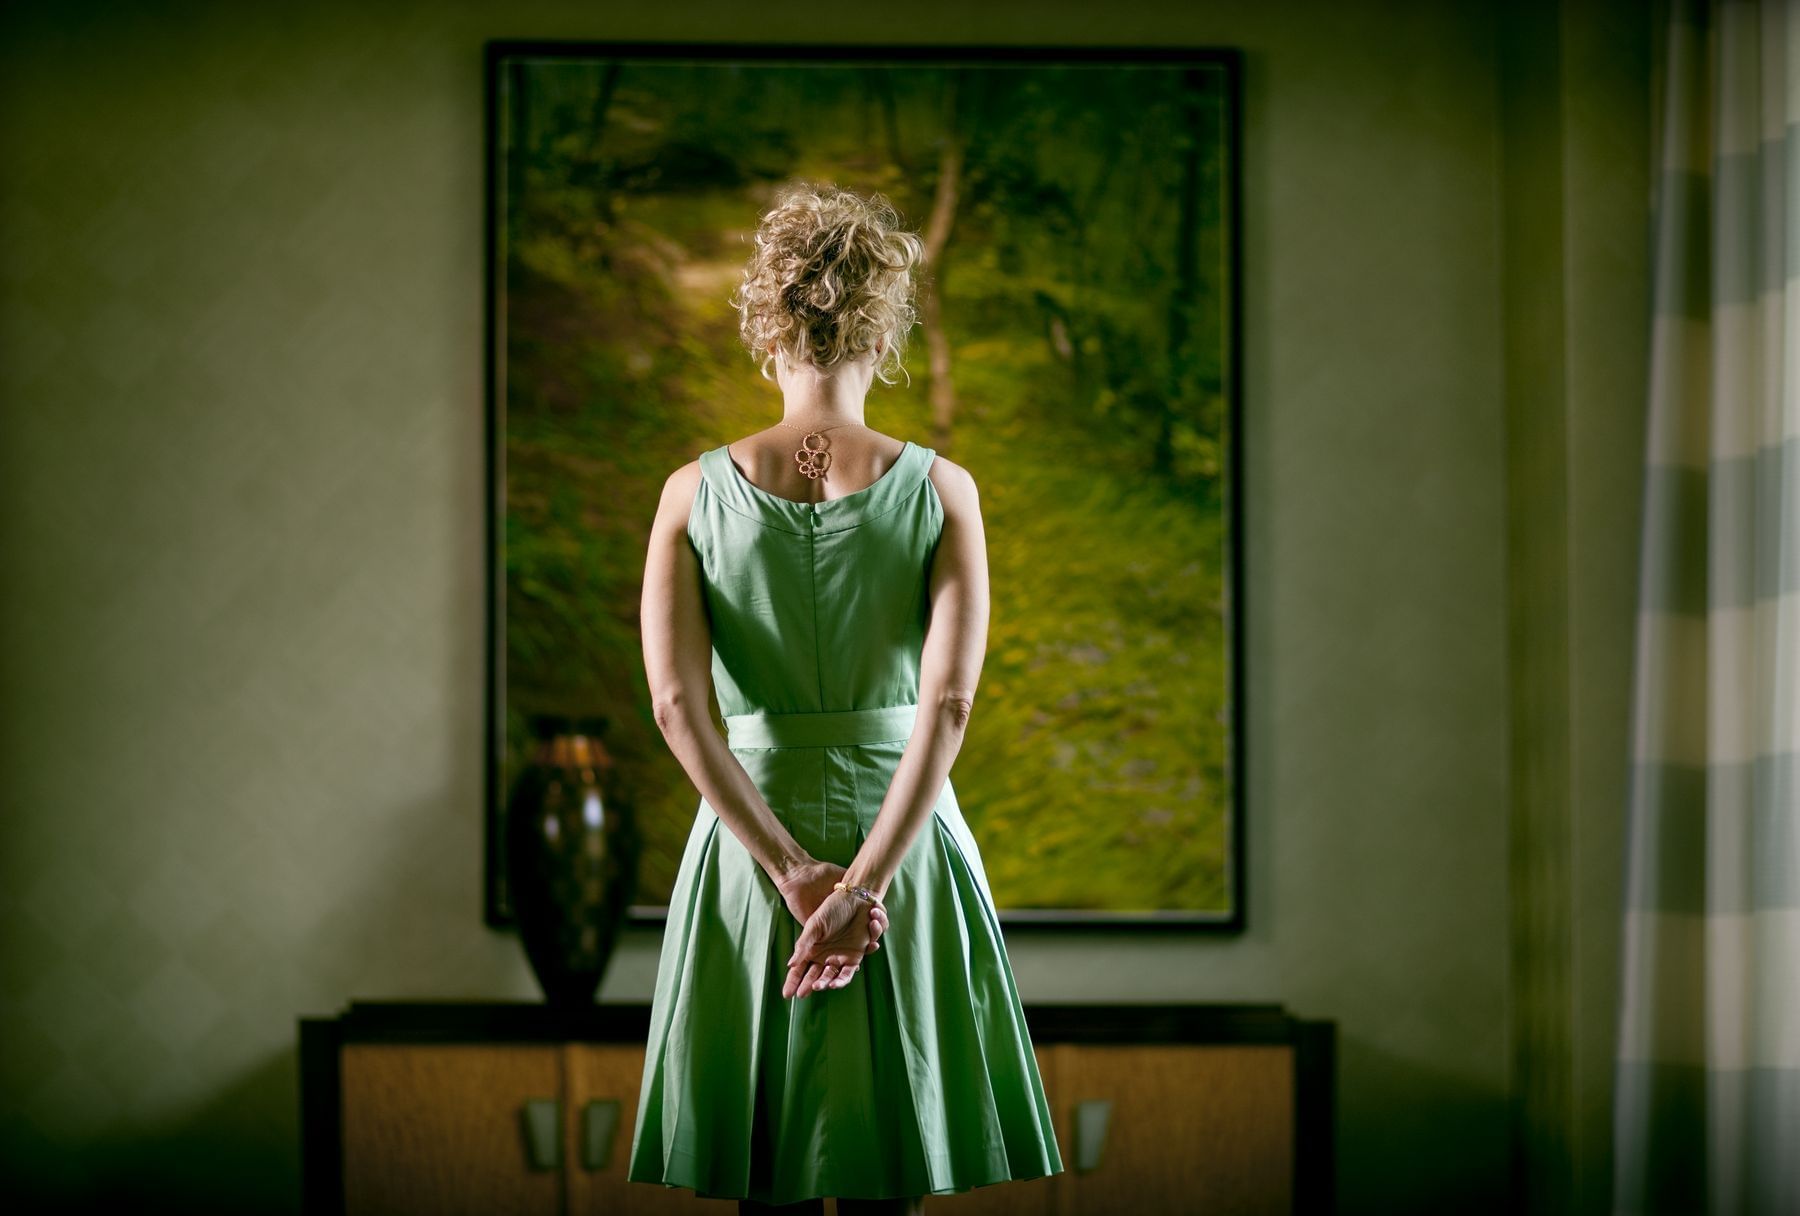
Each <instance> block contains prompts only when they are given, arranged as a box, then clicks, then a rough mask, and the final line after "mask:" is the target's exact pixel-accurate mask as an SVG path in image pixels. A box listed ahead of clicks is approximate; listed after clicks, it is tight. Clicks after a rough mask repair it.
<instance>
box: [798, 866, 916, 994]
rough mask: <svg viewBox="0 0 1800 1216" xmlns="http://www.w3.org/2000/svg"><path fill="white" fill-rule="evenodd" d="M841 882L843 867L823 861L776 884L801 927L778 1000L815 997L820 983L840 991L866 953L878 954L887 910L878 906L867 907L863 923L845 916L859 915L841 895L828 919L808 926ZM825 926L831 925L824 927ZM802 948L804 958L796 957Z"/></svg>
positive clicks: (853, 902) (851, 899)
mask: <svg viewBox="0 0 1800 1216" xmlns="http://www.w3.org/2000/svg"><path fill="white" fill-rule="evenodd" d="M843 877H844V867H843V866H840V865H835V864H833V863H831V862H828V861H810V862H807V863H805V864H803V865H800V866H797V867H795V868H794V869H793V870H790V871H789V872H788V874H787V875H786V876H785V877H784V878H782V879H780V880H777V882H776V889H777V890H779V891H780V892H781V896H782V899H783V900H785V901H786V903H787V906H788V911H789V912H791V913H792V914H793V916H794V919H795V920H797V921H799V922H800V923H801V925H802V926H804V928H803V929H802V930H801V934H800V938H799V940H798V941H797V942H796V946H795V955H794V957H793V958H792V959H790V960H789V974H788V979H787V982H786V983H785V984H784V985H783V992H782V995H783V996H793V995H800V996H805V995H807V994H808V993H811V992H813V991H816V990H817V989H818V987H819V985H818V984H817V981H818V980H819V979H821V978H825V979H827V980H828V981H830V982H829V983H828V984H827V985H825V986H827V987H834V988H842V987H843V986H844V985H845V984H847V983H849V982H850V977H851V976H853V975H855V974H856V969H857V967H858V965H860V964H861V962H862V960H863V959H864V958H865V957H867V956H868V954H869V953H870V952H872V951H875V950H879V949H881V935H882V934H883V933H886V932H887V928H888V921H887V909H885V908H883V907H881V906H880V905H879V904H872V905H869V906H868V914H867V916H866V917H865V916H862V915H851V914H852V913H857V912H860V909H861V908H862V907H863V901H862V900H861V899H859V898H857V897H856V896H853V895H846V896H845V897H844V898H843V899H839V900H833V901H831V907H830V908H828V909H827V911H828V912H829V913H831V914H832V915H831V916H829V917H822V918H818V919H819V923H818V924H814V923H813V922H814V920H815V914H816V913H818V911H819V909H820V906H821V905H823V904H824V903H825V902H826V901H827V899H828V898H829V897H830V896H831V894H832V890H833V888H834V886H835V884H837V883H838V882H840V881H842V880H843ZM840 904H843V905H845V907H844V909H842V910H840V909H839V906H838V905H840ZM826 920H830V921H831V923H830V924H829V925H828V924H826V923H825V921H826ZM809 934H810V936H809ZM802 946H804V947H805V948H806V950H805V953H806V957H805V958H802V957H801V947H802ZM796 989H797V991H796Z"/></svg>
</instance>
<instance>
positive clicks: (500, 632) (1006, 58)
mask: <svg viewBox="0 0 1800 1216" xmlns="http://www.w3.org/2000/svg"><path fill="white" fill-rule="evenodd" d="M584 60H586V61H593V62H596V63H616V64H620V65H626V66H628V65H630V64H632V63H645V64H650V63H670V62H689V63H704V64H711V65H719V66H724V65H728V64H732V63H737V64H740V65H752V66H757V67H768V66H773V65H778V64H789V65H819V64H830V63H841V64H855V65H858V66H859V67H862V68H888V69H891V70H905V69H907V68H912V67H920V66H928V65H935V66H940V67H944V66H954V67H971V68H974V67H997V66H1007V65H1010V66H1021V65H1032V66H1041V65H1052V66H1054V65H1082V66H1086V67H1090V68H1106V67H1112V68H1115V69H1119V70H1126V69H1136V70H1143V69H1151V70H1155V69H1162V70H1166V71H1169V72H1205V73H1210V74H1215V75H1214V77H1213V80H1214V81H1215V82H1216V84H1215V85H1209V87H1216V88H1217V90H1218V93H1219V97H1220V98H1221V101H1222V114H1221V116H1220V122H1219V125H1218V126H1217V128H1216V137H1217V138H1218V139H1219V140H1220V141H1221V143H1222V147H1221V149H1220V158H1221V161H1222V165H1221V168H1222V173H1221V174H1220V178H1219V181H1218V183H1217V190H1218V206H1219V208H1220V211H1221V214H1222V216H1223V219H1222V223H1223V238H1222V239H1223V249H1222V259H1223V265H1222V267H1221V272H1220V274H1219V281H1218V283H1217V284H1216V286H1217V288H1218V289H1220V290H1222V291H1223V293H1224V297H1225V298H1224V300H1223V302H1222V306H1221V307H1219V308H1218V310H1217V312H1218V316H1219V319H1220V324H1221V325H1222V326H1223V330H1224V332H1223V334H1222V335H1220V340H1219V354H1220V358H1221V360H1222V366H1223V368H1224V369H1225V370H1224V373H1223V383H1222V387H1221V389H1220V392H1219V394H1218V395H1219V396H1220V397H1221V398H1222V401H1221V404H1222V415H1221V418H1222V423H1221V426H1222V429H1223V431H1224V434H1223V435H1222V436H1220V437H1219V444H1220V452H1221V459H1222V462H1223V466H1224V467H1223V472H1222V473H1221V475H1220V477H1219V481H1220V482H1221V486H1222V489H1221V494H1222V499H1221V503H1222V505H1221V508H1220V509H1221V511H1222V514H1223V516H1224V519H1223V526H1222V529H1221V535H1222V544H1223V547H1224V550H1225V552H1224V554H1223V556H1222V570H1223V578H1224V582H1225V588H1224V594H1223V596H1222V607H1221V615H1222V632H1223V646H1222V654H1223V661H1224V663H1225V666H1226V674H1225V677H1224V679H1223V687H1224V695H1225V697H1226V700H1227V702H1228V706H1227V711H1226V712H1225V713H1224V714H1223V715H1222V716H1223V718H1224V721H1223V723H1222V726H1223V735H1224V739H1223V756H1224V763H1225V768H1226V771H1227V772H1228V784H1229V790H1228V793H1227V795H1226V796H1225V800H1224V801H1225V810H1224V822H1225V830H1226V833H1227V835H1228V840H1227V842H1226V844H1225V846H1224V849H1223V859H1224V860H1223V864H1224V865H1225V867H1226V868H1227V870H1228V873H1229V898H1228V902H1227V904H1226V906H1225V907H1224V908H1223V909H1222V910H1217V911H1193V910H1187V909H1168V908H1164V909H1149V910H1142V911H1126V912H1116V911H1092V910H1084V909H1081V908H1077V907H1067V908H1062V907H1044V908H1032V909H1021V908H1011V907H1006V906H1001V907H1000V914H1001V918H1002V920H1003V922H1004V923H1005V924H1006V925H1007V927H1008V928H1009V929H1011V928H1020V929H1051V930H1057V931H1081V930H1100V931H1108V930H1116V929H1134V930H1135V929H1143V930H1158V929H1167V930H1181V931H1198V932H1208V933H1226V934H1237V933H1241V932H1243V930H1244V929H1245V927H1246V924H1247V914H1246V912H1247V902H1248V883H1247V850H1246V818H1247V814H1246V809H1247V808H1246V792H1245V781H1244V775H1245V773H1246V767H1245V754H1246V738H1245V731H1244V723H1245V721H1246V712H1245V708H1246V707H1245V688H1246V681H1245V674H1244V657H1243V656H1244V645H1243V633H1244V629H1243V623H1244V620H1245V619H1246V618H1245V599H1244V587H1245V582H1244V577H1243V573H1244V572H1243V567H1244V544H1243V536H1244V519H1243V516H1244V512H1243V501H1244V493H1243V471H1244V462H1243V458H1242V449H1243V420H1242V419H1243V404H1242V403H1243V370H1242V369H1243V359H1242V350H1243V334H1242V311H1243V310H1242V281H1243V271H1242V247H1243V240H1242V231H1243V211H1242V180H1243V168H1242V160H1243V140H1242V129H1243V101H1242V93H1243V89H1242V76H1243V70H1242V57H1241V54H1240V52H1238V51H1237V50H1236V49H1233V48H1224V47H1145V46H1119V47H1097V46H1079V47H1076V46H1068V47H1059V46H1030V47H1027V46H1009V45H966V44H965V45H942V46H927V45H866V44H865V45H844V44H755V43H670V42H629V41H587V40H516V39H495V40H492V41H489V42H488V43H487V44H486V45H485V47H484V67H485V72H484V76H485V89H486V92H485V139H484V159H485V171H486V172H485V188H486V199H485V207H484V213H483V224H484V233H483V250H484V272H485V284H484V286H485V291H484V295H485V311H486V316H485V327H484V328H485V352H484V353H485V363H486V378H485V396H486V444H487V481H486V494H487V503H488V510H487V512H486V516H487V528H486V536H485V557H486V565H487V605H488V613H487V631H486V649H487V663H486V674H487V687H486V697H485V735H484V738H485V741H486V748H485V751H486V755H485V858H484V881H483V904H484V906H483V917H484V920H485V921H486V923H487V924H489V925H490V926H491V927H495V928H502V927H508V926H510V925H512V923H513V916H512V910H511V905H510V899H509V897H508V894H507V891H506V877H505V868H506V862H505V855H504V847H505V836H506V832H505V810H506V801H507V793H508V790H507V786H508V784H509V772H508V766H507V750H508V731H507V721H508V705H507V696H506V693H507V663H506V650H507V633H506V630H507V587H506V574H505V572H506V570H507V564H506V553H505V539H506V527H507V494H506V487H507V469H506V461H505V456H506V438H507V400H506V392H507V384H508V375H507V332H508V331H507V324H508V310H507V297H506V290H505V286H506V282H507V276H506V273H505V271H506V261H505V259H506V257H507V251H506V249H505V241H504V239H503V227H504V217H505V208H506V174H507V155H506V141H505V135H506V129H507V127H506V124H507V104H508V102H507V87H508V85H507V82H508V73H509V71H512V70H514V69H515V68H516V67H517V65H519V64H521V63H525V62H530V63H543V62H555V63H559V64H569V63H577V62H580V61H584ZM745 368H746V374H747V375H753V374H754V372H753V370H752V369H751V368H750V365H749V364H748V361H747V360H746V364H745ZM649 505H650V506H653V505H654V504H653V503H652V504H649ZM645 518H646V519H647V518H648V515H647V514H646V516H645ZM642 712H643V714H644V715H645V716H646V717H647V716H648V713H649V711H648V707H647V706H644V707H642ZM959 789H960V782H959ZM985 847H986V846H985V845H984V848H985ZM628 920H629V923H631V924H634V925H641V926H660V924H661V923H662V922H663V920H664V909H662V908H661V907H660V906H658V905H646V904H641V903H640V904H634V905H633V906H632V908H631V910H630V914H629V918H628Z"/></svg>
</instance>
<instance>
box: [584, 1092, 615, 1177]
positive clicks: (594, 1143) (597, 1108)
mask: <svg viewBox="0 0 1800 1216" xmlns="http://www.w3.org/2000/svg"><path fill="white" fill-rule="evenodd" d="M618 1130H619V1100H618V1099H617V1098H595V1099H594V1100H593V1101H591V1102H589V1103H588V1104H587V1105H586V1106H584V1107H582V1108H581V1168H582V1169H584V1170H603V1169H605V1168H606V1163H607V1162H608V1161H610V1160H612V1146H613V1138H614V1136H615V1135H616V1134H617V1132H618Z"/></svg>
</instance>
